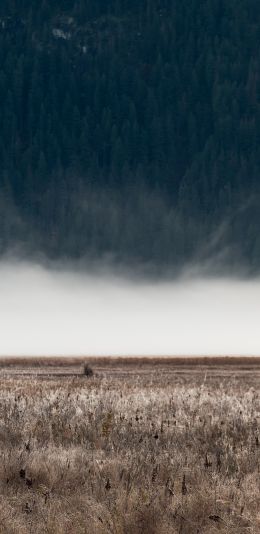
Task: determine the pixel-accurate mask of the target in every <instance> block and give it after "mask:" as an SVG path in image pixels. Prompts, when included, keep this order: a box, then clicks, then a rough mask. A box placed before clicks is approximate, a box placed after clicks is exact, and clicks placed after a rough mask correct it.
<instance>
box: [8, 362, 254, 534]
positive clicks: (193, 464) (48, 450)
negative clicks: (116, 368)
mask: <svg viewBox="0 0 260 534" xmlns="http://www.w3.org/2000/svg"><path fill="white" fill-rule="evenodd" d="M258 385H259V384H258V378H257V376H256V377H255V376H253V375H250V376H245V377H240V378H239V377H238V378H232V377H230V375H229V377H228V379H227V378H225V375H224V374H223V376H217V377H214V376H212V377H211V376H210V373H209V376H208V377H207V376H205V375H204V373H201V374H200V373H196V375H194V376H193V375H192V374H189V375H187V376H185V374H182V375H180V374H178V373H176V374H175V373H172V374H168V373H167V372H165V370H164V372H161V371H160V369H155V371H154V372H151V373H150V374H149V376H147V375H142V374H141V373H140V374H139V372H138V368H137V370H136V373H131V374H129V375H124V376H121V375H113V374H109V372H108V373H107V374H106V373H103V376H100V375H98V374H96V373H95V374H94V376H93V377H88V379H86V378H85V377H84V376H82V377H78V378H70V377H69V378H66V377H64V378H60V379H57V378H54V379H52V380H47V379H37V378H34V377H30V378H26V377H25V378H21V377H20V378H19V377H18V378H17V377H16V378H15V377H10V378H8V377H2V378H1V379H0V533H7V534H25V533H26V534H27V533H34V534H43V533H51V534H56V533H57V534H67V533H68V534H81V533H82V534H83V533H84V534H85V533H87V534H112V533H113V534H166V533H167V534H168V533H174V534H177V533H178V534H196V533H199V534H213V533H217V532H223V533H234V534H242V533H255V534H256V533H259V532H260V513H259V510H260V476H259V470H260V469H259V467H260V455H259V453H260V443H259V441H260V435H259V417H260V395H259V389H258Z"/></svg>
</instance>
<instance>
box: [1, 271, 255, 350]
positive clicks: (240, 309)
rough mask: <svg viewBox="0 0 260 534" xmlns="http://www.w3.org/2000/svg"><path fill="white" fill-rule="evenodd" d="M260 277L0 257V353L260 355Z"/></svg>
mask: <svg viewBox="0 0 260 534" xmlns="http://www.w3.org/2000/svg"><path fill="white" fill-rule="evenodd" d="M259 320H260V281H259V282H258V281H252V280H251V281H238V280H225V279H218V280H216V279H215V280H212V279H206V280H205V279H204V280H202V279H198V278H196V279H190V278H189V279H187V278H183V279H182V280H178V281H176V282H165V283H142V282H140V281H136V282H133V281H129V280H126V279H124V278H118V277H117V278H116V277H113V276H111V275H107V276H104V275H101V274H100V275H99V276H93V275H82V274H73V273H71V272H66V271H62V272H61V271H58V270H56V271H55V270H48V269H45V268H43V267H40V266H36V265H27V264H15V263H12V264H7V263H2V264H1V265H0V325H1V329H0V332H1V335H0V355H193V354H194V355H207V354H209V355H213V354H214V355H217V354H220V355H225V354H232V355H235V354H241V355H259V354H260V335H259Z"/></svg>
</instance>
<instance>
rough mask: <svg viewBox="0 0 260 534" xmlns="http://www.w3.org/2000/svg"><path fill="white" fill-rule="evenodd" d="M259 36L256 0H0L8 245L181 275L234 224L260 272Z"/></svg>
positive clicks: (2, 179)
mask: <svg viewBox="0 0 260 534" xmlns="http://www.w3.org/2000/svg"><path fill="white" fill-rule="evenodd" d="M259 27H260V4H259V1H258V0H236V1H235V0H227V1H226V2H221V1H219V0H204V1H203V2H202V1H201V0H190V1H189V2H179V1H177V0H171V1H170V0H144V1H142V2H140V0H139V1H137V0H131V1H130V0H106V1H105V0H95V2H93V1H92V0H63V2H61V1H60V0H59V1H57V0H52V1H50V0H37V2H36V0H23V1H21V0H19V1H18V0H2V1H1V6H0V65H1V68H0V124H1V134H0V161H1V167H0V187H1V193H0V203H1V205H2V204H3V208H2V211H1V214H0V221H1V230H0V231H1V237H2V248H5V246H6V245H7V243H8V242H12V241H13V240H14V239H15V237H16V238H17V239H21V236H22V235H25V234H26V233H27V235H29V241H30V237H31V241H32V240H33V239H36V238H35V235H37V243H38V246H39V247H42V249H44V250H45V251H46V252H47V253H48V254H52V253H55V255H57V256H59V255H61V254H68V255H69V256H76V257H80V256H82V255H90V256H91V255H93V254H94V256H95V255H96V256H99V255H100V254H101V253H102V254H103V253H109V254H115V255H118V256H119V257H121V259H127V258H136V259H138V260H140V261H152V262H157V263H162V264H163V263H165V262H166V263H167V264H169V263H170V264H172V265H175V264H176V263H178V262H180V263H182V262H183V261H186V260H188V259H189V260H190V259H191V258H194V255H195V256H196V254H198V250H199V253H200V254H201V251H202V250H204V248H205V243H207V246H208V238H209V236H210V235H214V232H215V229H216V228H217V227H218V225H219V223H222V221H224V223H223V224H226V226H227V227H228V228H226V229H225V231H224V237H222V238H220V240H219V243H218V245H219V250H220V249H221V247H223V246H224V245H230V244H232V245H233V256H234V258H236V259H237V258H238V257H240V258H241V261H242V259H243V260H244V261H245V262H246V263H247V264H250V265H251V266H254V267H256V268H258V266H260V244H259V226H260V215H259V212H260V210H259V202H258V200H256V199H258V197H257V196H256V192H258V184H259V169H260V149H259V146H260V70H259V65H260V48H259ZM136 196H137V197H139V202H136ZM151 197H152V198H153V200H152V203H153V211H152V212H151V213H149V210H150V208H151V206H150V200H151ZM89 198H90V199H91V202H92V204H91V205H90V201H89ZM93 199H95V203H94V204H93V202H94V200H93ZM156 199H157V201H156ZM252 199H253V204H254V206H253V209H251V203H252ZM83 200H84V202H83ZM107 202H110V203H111V205H110V206H107V205H106V204H107ZM82 203H84V209H82ZM86 206H87V208H86ZM245 211H246V212H247V216H246V217H245V215H244V214H245ZM86 213H87V215H86ZM14 214H15V215H14ZM124 217H125V219H124ZM126 217H127V220H126ZM122 218H123V219H124V222H123V224H122ZM10 219H11V220H10ZM17 219H19V224H18V222H17ZM176 221H178V222H176ZM194 224H195V228H196V231H195V230H194ZM137 225H138V231H137V229H136V226H137ZM12 228H13V230H12ZM25 228H26V230H25ZM220 233H221V232H220ZM39 236H40V237H39ZM245 237H246V240H247V243H246V244H245ZM214 239H215V238H214ZM217 248H218V247H217ZM234 250H235V251H236V252H234ZM238 250H239V251H240V252H239V253H238ZM196 251H197V252H196ZM203 254H204V252H203ZM234 261H236V260H234Z"/></svg>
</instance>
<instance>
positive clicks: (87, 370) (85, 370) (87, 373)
mask: <svg viewBox="0 0 260 534" xmlns="http://www.w3.org/2000/svg"><path fill="white" fill-rule="evenodd" d="M93 374H94V372H93V369H92V368H91V367H90V365H89V364H88V363H84V365H83V375H85V376H87V377H91V376H93Z"/></svg>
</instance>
